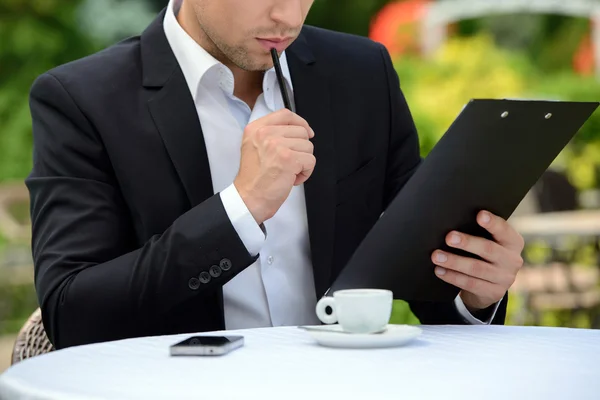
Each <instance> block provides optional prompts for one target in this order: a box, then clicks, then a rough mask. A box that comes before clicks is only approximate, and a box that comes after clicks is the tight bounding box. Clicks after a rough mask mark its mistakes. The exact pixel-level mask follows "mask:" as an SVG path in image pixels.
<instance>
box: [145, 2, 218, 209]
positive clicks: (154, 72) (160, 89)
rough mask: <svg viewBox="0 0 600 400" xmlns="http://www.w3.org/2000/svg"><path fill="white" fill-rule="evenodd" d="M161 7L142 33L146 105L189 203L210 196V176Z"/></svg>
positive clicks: (211, 192) (186, 90)
mask: <svg viewBox="0 0 600 400" xmlns="http://www.w3.org/2000/svg"><path fill="white" fill-rule="evenodd" d="M163 18H164V11H163V12H162V13H161V14H160V15H159V16H158V18H157V19H156V20H155V21H154V23H153V24H151V25H150V26H149V27H148V28H147V30H146V31H145V32H144V33H143V34H142V39H141V46H142V63H143V68H144V78H143V79H144V82H143V84H144V86H145V87H146V88H149V90H152V91H153V93H152V95H151V96H150V99H149V100H148V109H149V111H150V114H151V115H152V119H153V120H154V123H155V125H156V128H157V129H158V132H159V133H160V136H161V137H162V139H163V142H164V144H165V147H166V149H167V151H168V153H169V156H170V157H171V160H172V162H173V165H174V166H175V169H176V171H177V174H178V175H179V178H180V179H181V182H182V184H183V187H184V189H185V191H186V193H187V196H188V199H189V201H190V204H191V206H192V207H194V206H196V205H197V204H199V203H201V202H203V201H204V200H206V199H207V198H209V197H211V196H212V195H213V194H214V192H213V186H212V178H211V174H210V165H209V163H208V155H207V153H206V146H205V144H204V137H203V134H202V128H201V126H200V121H199V119H198V113H197V111H196V106H195V105H194V101H193V98H192V95H191V94H190V91H189V88H188V86H187V84H186V81H185V77H184V75H183V72H182V71H181V69H180V68H179V65H178V64H177V59H176V58H175V55H174V54H173V52H172V50H171V47H170V46H169V43H168V41H167V38H166V36H165V34H164V30H163V24H162V21H163Z"/></svg>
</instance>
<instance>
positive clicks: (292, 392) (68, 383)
mask: <svg viewBox="0 0 600 400" xmlns="http://www.w3.org/2000/svg"><path fill="white" fill-rule="evenodd" d="M423 330H424V332H423V335H421V336H420V338H419V339H418V340H415V341H413V342H412V343H411V344H409V345H406V346H404V347H398V348H393V349H354V350H348V349H333V348H325V347H321V346H319V345H317V344H315V343H314V342H313V341H312V338H311V337H310V336H309V335H308V333H307V332H305V331H303V330H300V329H298V328H295V327H282V328H268V329H254V330H242V331H237V332H227V333H236V334H242V335H243V336H244V337H245V346H244V347H242V348H240V349H238V350H235V351H234V352H232V353H230V354H228V355H225V356H219V357H170V356H169V346H170V345H171V344H173V343H175V342H178V341H180V340H183V339H184V338H186V337H188V336H189V335H176V336H163V337H151V338H140V339H131V340H123V341H117V342H109V343H103V344H94V345H88V346H80V347H73V348H69V349H65V350H60V351H56V352H53V353H49V354H45V355H42V356H38V357H34V358H31V359H28V360H25V361H22V362H20V363H18V364H16V365H15V366H13V367H11V368H10V369H8V370H7V371H6V372H5V373H4V374H3V375H0V398H1V399H5V398H6V399H13V398H14V399H19V398H26V399H66V400H69V399H111V400H114V399H211V400H219V399H260V400H268V399H302V400H310V399H323V398H328V399H332V398H339V399H344V400H346V399H350V398H351V399H376V400H382V399H394V400H398V399H444V400H450V399H460V400H465V399H486V400H488V399H498V400H500V399H501V400H506V399H513V398H519V399H528V400H530V399H578V400H582V399H598V398H600V379H598V378H599V377H600V375H599V371H600V369H599V367H598V360H600V331H593V330H577V329H563V328H540V327H527V328H526V327H505V326H424V327H423Z"/></svg>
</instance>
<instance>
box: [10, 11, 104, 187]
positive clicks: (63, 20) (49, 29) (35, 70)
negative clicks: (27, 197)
mask: <svg viewBox="0 0 600 400" xmlns="http://www.w3.org/2000/svg"><path fill="white" fill-rule="evenodd" d="M77 5H78V1H76V0H71V1H67V2H65V1H60V0H3V1H2V2H0V37H1V38H2V40H1V41H0V127H1V128H2V129H0V181H2V180H13V179H15V180H16V179H18V180H22V179H23V178H24V177H25V176H26V175H27V173H28V172H29V170H30V168H31V146H32V140H31V120H30V115H29V105H28V95H29V88H30V86H31V84H32V82H33V80H34V79H35V78H36V77H37V76H38V75H39V74H41V73H43V72H44V71H46V70H48V69H50V68H52V67H55V66H57V65H59V64H63V63H65V62H68V61H71V60H73V59H74V58H77V57H81V56H84V55H86V54H89V53H90V52H92V51H93V50H95V47H94V46H93V45H92V42H91V41H90V39H88V37H87V36H86V35H85V34H84V32H83V31H81V30H80V29H79V28H78V27H77V25H76V20H77V19H76V11H77Z"/></svg>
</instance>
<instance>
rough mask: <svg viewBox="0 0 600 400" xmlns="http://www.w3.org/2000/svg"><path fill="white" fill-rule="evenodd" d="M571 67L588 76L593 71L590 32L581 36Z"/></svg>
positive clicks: (592, 48) (592, 47)
mask: <svg viewBox="0 0 600 400" xmlns="http://www.w3.org/2000/svg"><path fill="white" fill-rule="evenodd" d="M573 69H575V72H577V73H578V74H581V75H587V76H589V75H592V74H593V73H594V46H593V45H592V38H591V35H590V34H587V35H586V36H585V37H584V38H583V40H582V41H581V43H580V45H579V49H577V52H576V53H575V56H574V57H573Z"/></svg>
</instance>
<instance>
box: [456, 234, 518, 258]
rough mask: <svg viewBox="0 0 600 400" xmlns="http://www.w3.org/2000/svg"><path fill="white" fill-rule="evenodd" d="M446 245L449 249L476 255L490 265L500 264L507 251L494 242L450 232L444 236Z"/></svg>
mask: <svg viewBox="0 0 600 400" xmlns="http://www.w3.org/2000/svg"><path fill="white" fill-rule="evenodd" d="M446 243H447V244H448V246H450V247H454V248H457V249H461V250H464V251H466V252H468V253H471V254H476V255H478V256H479V257H481V258H483V259H484V260H487V261H489V262H491V263H497V262H500V261H501V260H502V258H503V257H504V256H505V255H506V253H507V250H506V249H505V248H503V247H502V246H501V245H499V244H498V243H496V242H493V241H491V240H488V239H484V238H480V237H477V236H471V235H467V234H464V233H461V232H450V233H449V234H448V235H447V236H446Z"/></svg>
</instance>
